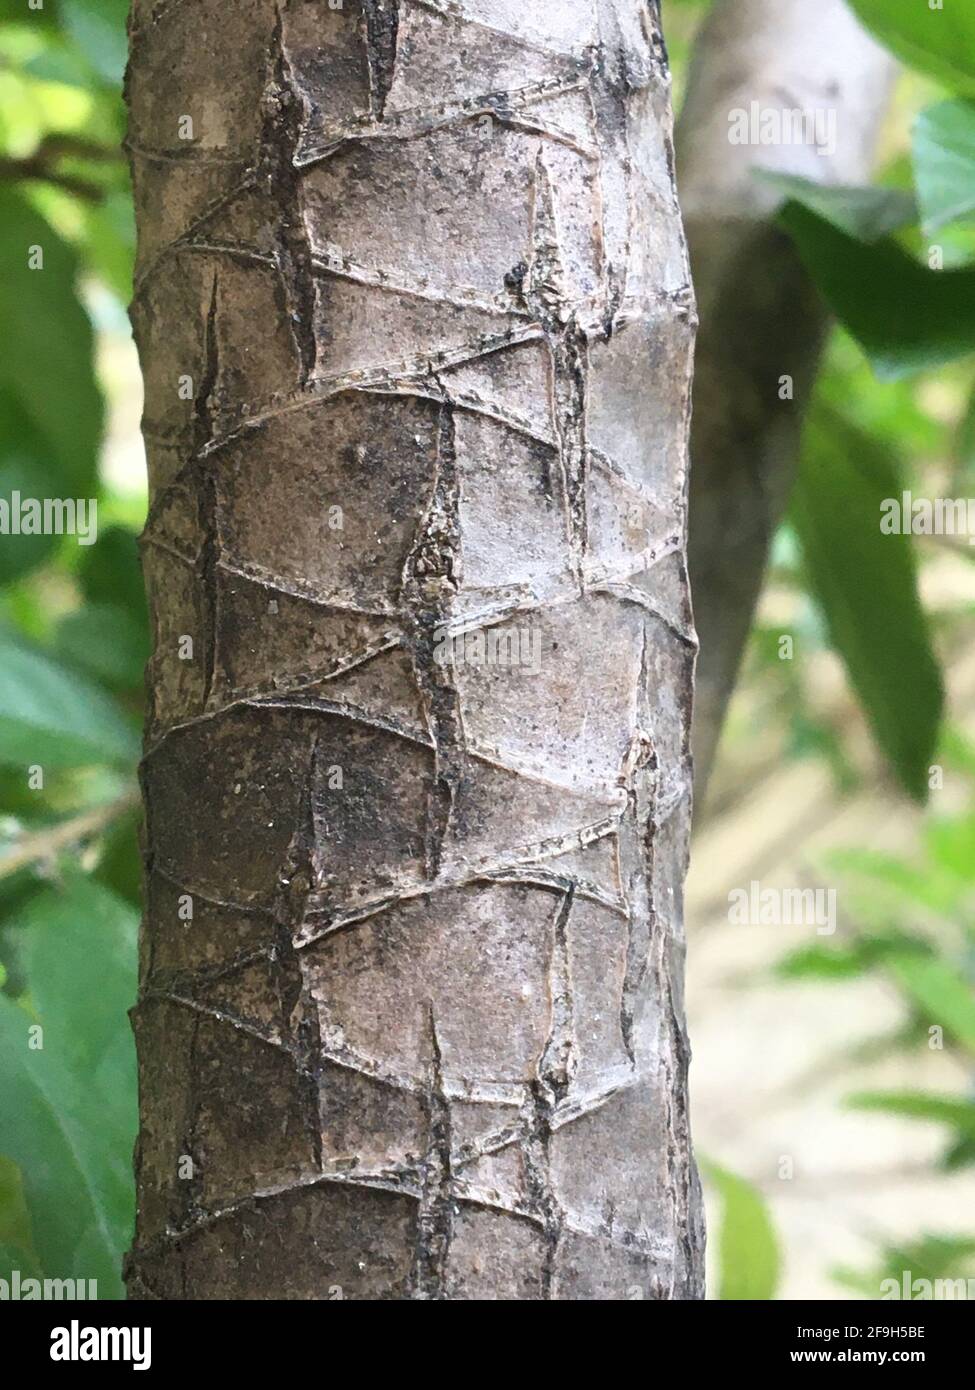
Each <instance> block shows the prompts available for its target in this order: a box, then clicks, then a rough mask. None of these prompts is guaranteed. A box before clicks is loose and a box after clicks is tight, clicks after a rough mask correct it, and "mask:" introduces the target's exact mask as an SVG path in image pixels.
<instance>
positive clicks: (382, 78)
mask: <svg viewBox="0 0 975 1390" xmlns="http://www.w3.org/2000/svg"><path fill="white" fill-rule="evenodd" d="M362 10H363V17H364V19H365V25H366V56H367V58H368V62H369V92H370V101H371V105H372V114H373V116H375V118H376V120H377V121H381V120H382V118H383V116H384V115H385V114H386V99H387V97H388V96H389V93H390V91H391V90H392V86H393V79H394V77H395V75H396V56H397V49H398V44H399V13H400V0H362Z"/></svg>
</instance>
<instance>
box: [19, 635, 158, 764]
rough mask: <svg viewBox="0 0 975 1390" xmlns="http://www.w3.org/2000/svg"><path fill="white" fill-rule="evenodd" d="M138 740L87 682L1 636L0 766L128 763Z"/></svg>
mask: <svg viewBox="0 0 975 1390" xmlns="http://www.w3.org/2000/svg"><path fill="white" fill-rule="evenodd" d="M138 746H139V745H138V736H137V734H136V732H135V730H134V728H133V726H132V724H131V722H130V721H129V720H128V719H127V718H126V717H125V716H123V714H122V712H121V711H120V710H119V709H118V708H117V706H116V705H115V704H114V702H113V701H112V700H111V699H110V698H109V697H108V696H107V695H105V694H103V693H102V691H101V690H100V689H99V688H98V687H97V686H96V685H93V684H92V683H91V682H89V681H88V680H87V679H86V678H85V677H83V676H81V675H80V674H78V673H76V672H73V671H65V670H64V669H63V668H62V667H60V666H58V665H56V664H55V663H54V662H53V661H50V660H49V659H48V658H47V657H46V656H44V655H42V653H41V652H39V651H37V650H34V649H31V648H29V647H27V646H25V645H23V644H21V643H20V642H18V641H16V640H14V639H13V638H11V637H10V636H9V635H8V634H3V633H0V764H6V765H7V766H14V767H16V766H27V765H30V764H33V763H38V764H40V765H41V766H44V765H48V766H50V767H85V766H88V765H90V764H94V763H106V762H107V763H120V764H122V763H126V764H127V763H131V762H133V761H134V760H135V758H136V757H137V756H138Z"/></svg>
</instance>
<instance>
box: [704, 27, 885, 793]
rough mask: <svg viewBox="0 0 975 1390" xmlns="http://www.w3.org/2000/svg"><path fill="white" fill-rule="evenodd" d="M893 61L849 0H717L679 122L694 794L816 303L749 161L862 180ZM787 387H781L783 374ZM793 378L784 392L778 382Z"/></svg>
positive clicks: (787, 438)
mask: <svg viewBox="0 0 975 1390" xmlns="http://www.w3.org/2000/svg"><path fill="white" fill-rule="evenodd" d="M893 72H894V64H893V62H892V60H891V58H890V56H889V54H887V53H886V52H885V51H884V50H882V49H881V48H880V47H879V46H878V45H877V44H876V43H875V42H874V40H873V39H872V38H870V37H869V35H867V34H866V33H865V32H864V30H863V29H861V28H860V26H859V24H858V23H857V21H856V19H855V18H854V17H853V14H852V12H851V11H850V10H849V9H848V7H847V5H846V0H822V3H818V4H810V3H808V0H716V4H715V6H714V9H713V10H712V11H711V14H710V16H709V18H708V20H707V21H706V23H705V25H704V28H703V29H702V31H701V33H700V34H699V35H698V39H697V43H696V45H695V48H694V53H693V58H692V62H691V70H690V76H689V85H688V92H687V98H686V101H685V104H684V108H683V111H682V112H681V118H680V122H679V125H678V140H677V147H678V172H679V181H680V196H681V207H682V209H683V213H684V220H685V225H686V228H687V237H688V242H689V244H690V250H691V265H692V270H693V275H694V284H695V290H696V294H697V301H698V309H699V313H700V318H701V332H700V336H699V340H698V347H697V358H696V363H695V381H694V424H693V430H692V436H691V458H692V464H693V466H692V469H691V512H690V537H689V560H690V569H691V592H692V595H693V600H694V612H695V616H696V619H697V628H698V633H699V635H700V639H701V656H700V660H699V662H698V670H697V694H696V701H695V711H694V761H695V778H696V783H697V793H698V801H699V802H701V801H702V800H703V793H704V789H705V787H706V784H707V778H708V775H709V773H710V769H711V764H712V762H713V759H714V753H715V748H716V746H717V742H718V738H719V736H720V733H721V726H722V723H723V721H724V716H725V712H726V710H727V706H728V701H729V699H730V697H731V692H732V690H733V689H734V685H735V680H736V678H737V675H738V666H739V662H740V660H741V655H742V651H743V648H744V645H745V641H746V638H747V636H748V633H749V631H750V629H751V625H752V620H753V617H754V612H755V605H756V603H757V601H758V596H759V593H760V591H761V586H762V580H763V577H764V574H765V567H766V563H767V560H768V552H769V545H770V543H771V540H772V536H773V535H774V533H775V529H776V527H777V526H778V524H779V522H780V520H781V518H782V513H783V511H784V509H785V506H786V503H787V501H788V498H789V493H790V491H791V489H792V484H793V481H794V479H795V474H796V466H797V463H798V458H799V436H800V433H801V429H802V420H803V412H804V410H805V407H806V406H807V405H808V403H809V398H810V394H811V391H812V386H813V383H814V381H815V378H816V373H817V370H818V367H819V361H820V356H821V353H822V347H823V343H824V339H825V333H826V328H827V322H828V320H827V315H826V312H825V310H824V308H823V306H822V302H821V300H820V298H819V295H818V293H817V291H816V289H815V287H814V286H813V285H812V283H811V282H810V280H809V278H808V276H807V275H806V272H805V270H804V269H803V267H802V265H801V263H800V260H799V257H798V255H797V254H796V252H795V250H794V249H793V245H792V242H791V241H790V239H789V237H788V236H787V235H786V234H785V233H784V232H782V231H780V230H779V229H778V228H777V227H776V226H775V225H774V223H773V220H772V219H773V215H774V211H775V208H776V206H777V205H778V204H779V203H781V195H780V194H779V193H778V192H777V190H776V189H774V188H773V187H771V186H770V185H769V184H763V183H762V182H761V180H760V179H759V178H757V177H756V176H755V173H754V170H755V168H756V167H759V168H762V169H772V170H775V171H776V172H778V173H787V174H796V175H800V176H801V177H803V178H806V179H812V180H814V181H816V182H820V183H825V184H853V185H856V184H864V183H867V182H869V180H870V175H871V170H872V168H873V160H874V153H875V148H876V144H877V137H878V134H879V131H880V127H881V123H882V120H883V117H884V114H885V111H886V105H887V97H888V94H889V91H890V85H891V80H892V76H893ZM753 103H757V104H758V106H759V108H760V109H761V111H762V112H782V111H790V110H802V111H805V112H815V111H819V112H827V113H833V116H834V118H835V123H836V124H835V136H836V139H835V145H834V146H833V147H832V148H831V147H830V145H829V144H827V145H826V146H825V147H823V148H820V149H817V148H813V147H811V146H810V145H808V144H798V143H797V144H788V143H779V144H774V145H773V144H765V145H762V146H761V147H760V148H756V147H755V146H754V145H743V144H732V143H731V141H730V139H729V133H730V129H731V125H730V118H731V114H732V113H733V112H735V111H743V112H746V113H747V112H750V111H751V109H752V105H753ZM784 378H789V379H790V381H791V383H792V384H791V387H787V388H786V393H785V394H783V379H784ZM789 390H791V392H792V394H791V396H790V395H789V394H788V391H789Z"/></svg>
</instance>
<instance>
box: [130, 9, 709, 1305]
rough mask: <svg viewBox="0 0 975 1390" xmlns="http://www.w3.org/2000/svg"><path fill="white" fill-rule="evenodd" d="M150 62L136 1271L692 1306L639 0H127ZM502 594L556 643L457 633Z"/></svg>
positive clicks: (171, 1279) (662, 121)
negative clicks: (524, 647)
mask: <svg viewBox="0 0 975 1390" xmlns="http://www.w3.org/2000/svg"><path fill="white" fill-rule="evenodd" d="M131 50H132V61H131V64H130V73H129V80H128V95H129V104H130V117H131V119H130V139H129V146H130V151H131V156H132V164H133V176H134V183H135V191H136V208H137V217H138V223H139V258H138V267H137V282H136V296H135V301H134V304H133V323H134V326H135V331H136V336H137V340H138V343H139V349H140V354H141V358H142V363H143V369H144V375H145V379H146V412H145V419H144V433H145V437H146V445H147V453H148V459H149V470H150V491H151V504H150V512H149V519H148V522H147V525H146V530H145V535H144V551H143V553H144V567H145V572H146V579H147V586H148V589H149V595H150V605H151V610H152V614H153V623H154V629H155V648H154V655H153V658H152V661H151V664H150V671H149V683H150V688H151V697H152V698H151V701H150V714H149V717H148V726H147V731H146V751H145V757H144V760H143V766H142V780H143V788H144V796H145V804H146V856H145V857H146V883H147V912H146V917H145V922H144V926H143V932H142V959H141V988H140V999H139V1003H138V1004H137V1006H136V1009H135V1011H134V1024H135V1030H136V1037H137V1043H138V1049H139V1059H140V1102H141V1132H140V1139H139V1145H138V1151H137V1163H136V1167H137V1179H138V1226H137V1234H136V1241H135V1247H134V1250H133V1252H132V1254H131V1255H130V1257H129V1260H128V1264H127V1277H128V1283H129V1290H130V1295H131V1296H132V1297H136V1298H179V1297H190V1298H218V1297H244V1298H269V1297H292V1298H327V1297H330V1296H334V1293H335V1290H336V1289H341V1291H342V1294H343V1296H344V1297H346V1298H353V1299H478V1298H492V1299H502V1298H508V1299H623V1298H632V1297H638V1296H642V1297H646V1298H690V1297H699V1296H700V1295H701V1286H702V1249H703V1233H702V1227H701V1208H700V1196H699V1190H698V1183H697V1177H696V1173H695V1170H694V1166H693V1161H692V1158H691V1154H690V1143H689V1135H688V1122H687V1055H688V1054H687V1046H686V1039H685V1036H684V1021H683V1001H682V987H683V985H682V976H683V950H684V946H683V922H682V908H681V891H682V883H683V877H684V871H685V867H686V855H687V837H688V826H689V816H690V757H689V721H690V690H691V680H692V670H693V663H694V657H695V651H696V641H695V637H694V634H693V630H692V627H691V621H690V612H689V604H688V596H687V579H686V566H685V561H684V555H683V545H684V532H685V505H686V468H685V464H686V445H687V431H688V396H689V381H690V364H691V357H692V353H693V339H694V328H695V317H694V309H693V300H692V296H691V291H690V287H689V277H688V267H687V258H686V250H685V245H684V241H683V235H682V230H681V225H680V218H679V214H678V209H677V205H676V200H675V193H674V187H673V179H672V174H671V167H672V160H671V150H670V94H669V76H668V73H667V69H666V62H665V57H664V53H663V47H662V42H661V39H660V35H659V23H658V17H657V14H656V11H655V8H653V7H649V6H648V5H646V4H645V3H643V0H593V3H591V4H590V3H577V2H576V0H572V3H569V0H562V2H561V3H549V4H547V5H546V6H544V7H531V6H525V5H524V4H522V3H520V0H519V3H513V0H449V3H448V0H443V3H441V2H440V0H401V3H398V4H397V3H393V0H361V3H359V2H358V0H357V2H356V3H353V0H345V6H344V8H343V9H340V10H336V9H333V8H332V7H331V5H330V4H328V3H326V0H289V3H283V2H282V3H277V4H275V3H274V2H273V0H240V3H238V4H237V5H235V6H234V7H233V9H232V11H230V12H228V10H227V7H226V6H225V5H222V4H220V3H218V2H217V0H194V3H193V5H192V6H190V5H188V4H185V3H181V0H165V2H164V3H163V4H158V3H157V4H155V5H153V4H152V3H150V0H141V3H139V0H137V3H136V4H135V6H134V10H133V16H132V20H131ZM185 116H191V117H192V119H193V130H194V140H193V142H192V143H188V144H181V143H180V141H179V138H178V134H177V132H178V131H179V129H180V120H181V118H182V117H185ZM184 124H185V123H184ZM187 377H189V378H190V379H191V380H192V382H193V390H192V393H191V398H190V399H184V397H185V396H186V394H187V393H186V392H185V391H180V390H178V389H177V388H178V386H179V383H180V382H181V381H185V379H186V378H187ZM336 508H339V509H340V516H341V526H340V527H339V528H337V529H332V528H331V527H330V523H329V520H328V518H329V517H330V516H331V515H332V514H333V512H334V509H336ZM498 628H507V629H517V631H518V634H519V635H520V636H521V637H522V638H523V639H528V640H529V641H530V642H533V643H537V647H532V648H531V650H533V651H537V652H538V653H539V654H540V657H539V660H538V662H537V663H533V669H532V670H521V669H518V668H517V667H513V668H511V669H506V668H505V667H504V665H503V664H502V665H493V666H492V665H485V664H483V663H479V662H478V661H476V660H473V661H471V660H464V659H462V657H463V654H464V652H463V648H460V647H457V646H455V647H454V649H453V650H454V659H452V660H450V661H448V662H447V663H446V664H445V663H443V662H441V661H439V660H438V659H437V647H438V643H439V642H440V641H441V639H442V638H443V635H444V634H448V635H449V636H450V637H452V638H454V639H456V640H457V642H462V641H467V640H470V639H472V638H474V639H477V638H482V639H483V638H484V636H485V634H486V633H488V632H489V631H491V630H494V629H498ZM187 638H190V639H192V652H191V655H190V657H189V659H185V658H186V657H187V651H188V650H189V649H188V646H187V643H186V640H185V639H187ZM190 914H191V915H190Z"/></svg>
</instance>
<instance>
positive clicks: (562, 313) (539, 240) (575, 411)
mask: <svg viewBox="0 0 975 1390" xmlns="http://www.w3.org/2000/svg"><path fill="white" fill-rule="evenodd" d="M506 283H507V284H508V288H509V289H512V290H514V291H515V292H516V293H519V294H520V296H521V297H522V300H523V303H524V304H525V307H526V308H527V309H528V310H529V312H530V313H531V314H532V315H533V317H534V318H535V319H537V321H538V322H539V323H540V324H541V326H542V328H543V330H544V332H545V337H546V339H547V341H548V345H549V352H550V354H551V372H552V386H551V390H552V419H553V425H554V428H555V437H556V440H557V442H558V451H559V469H560V474H561V479H562V488H563V497H564V506H565V519H566V532H567V536H568V540H569V547H570V551H571V555H572V562H573V566H574V568H575V570H576V573H577V575H578V576H579V578H580V583H581V582H582V581H581V574H582V566H583V563H584V560H585V555H586V549H587V543H588V536H587V532H588V521H587V472H588V449H587V446H586V408H587V386H588V370H589V340H588V336H587V334H586V332H585V329H584V328H583V327H582V326H581V325H580V323H579V320H578V316H577V314H576V311H575V310H574V309H572V308H570V307H569V304H568V295H567V293H566V288H565V279H564V271H563V265H562V250H561V244H560V232H559V225H558V213H557V210H556V206H555V197H554V192H553V189H552V181H551V175H550V174H549V171H548V168H547V167H546V164H545V158H544V151H543V150H542V149H541V148H540V149H539V152H538V157H537V159H536V162H535V180H534V199H533V205H532V256H531V260H530V262H529V263H528V265H527V266H526V267H525V269H524V272H522V268H521V266H518V267H516V268H515V270H514V271H512V272H509V277H508V279H507V281H506Z"/></svg>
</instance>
